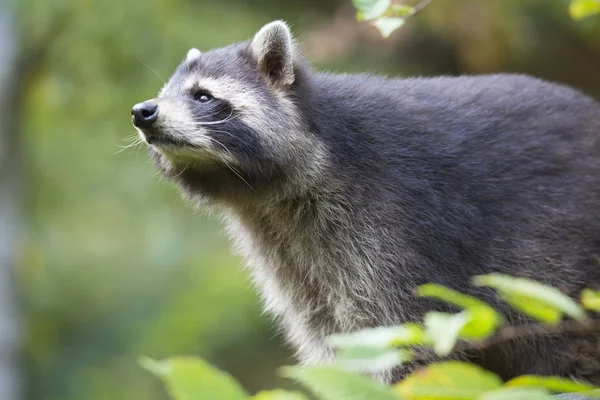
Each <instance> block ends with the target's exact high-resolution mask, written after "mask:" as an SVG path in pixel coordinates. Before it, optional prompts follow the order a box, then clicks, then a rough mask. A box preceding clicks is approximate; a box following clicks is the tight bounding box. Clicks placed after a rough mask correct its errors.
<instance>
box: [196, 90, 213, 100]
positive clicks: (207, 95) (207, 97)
mask: <svg viewBox="0 0 600 400" xmlns="http://www.w3.org/2000/svg"><path fill="white" fill-rule="evenodd" d="M212 99H213V97H212V96H211V95H210V93H207V92H205V91H202V90H199V91H197V92H196V93H194V100H196V101H199V102H200V103H208V102H209V101H211V100H212Z"/></svg>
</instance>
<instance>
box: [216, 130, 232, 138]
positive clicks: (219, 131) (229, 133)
mask: <svg viewBox="0 0 600 400" xmlns="http://www.w3.org/2000/svg"><path fill="white" fill-rule="evenodd" d="M211 132H218V133H226V134H228V135H229V136H231V137H233V134H232V133H231V132H227V131H222V130H220V129H211Z"/></svg>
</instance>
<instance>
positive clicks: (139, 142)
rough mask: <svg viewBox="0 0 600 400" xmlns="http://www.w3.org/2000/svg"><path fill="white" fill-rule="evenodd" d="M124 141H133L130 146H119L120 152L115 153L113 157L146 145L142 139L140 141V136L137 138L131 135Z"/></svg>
mask: <svg viewBox="0 0 600 400" xmlns="http://www.w3.org/2000/svg"><path fill="white" fill-rule="evenodd" d="M134 133H135V132H134ZM123 140H130V141H131V143H130V144H128V145H127V146H117V147H119V148H120V150H119V151H116V152H114V153H113V155H115V154H119V153H121V152H122V151H125V150H127V149H131V148H135V147H136V146H139V145H141V144H143V143H144V142H143V141H142V139H140V137H139V136H137V135H136V136H132V135H130V136H128V137H126V138H124V139H123Z"/></svg>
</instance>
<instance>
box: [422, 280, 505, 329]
mask: <svg viewBox="0 0 600 400" xmlns="http://www.w3.org/2000/svg"><path fill="white" fill-rule="evenodd" d="M416 293H417V296H420V297H431V298H434V299H438V300H442V301H445V302H447V303H450V304H453V305H455V306H458V307H461V308H464V309H466V310H468V311H469V313H470V317H471V318H470V321H469V322H468V323H467V324H466V326H465V327H464V328H463V330H462V331H461V335H460V336H461V337H464V338H466V339H483V338H485V337H487V336H489V335H491V334H492V333H494V331H495V330H496V328H497V327H498V325H501V324H502V323H503V322H504V319H503V318H502V316H501V315H500V314H499V313H498V312H497V311H496V310H494V309H493V308H492V307H491V306H490V305H489V304H487V303H486V302H484V301H482V300H479V299H478V298H475V297H473V296H469V295H466V294H464V293H460V292H457V291H455V290H452V289H450V288H447V287H445V286H441V285H436V284H435V283H428V284H425V285H421V286H419V287H418V288H417V291H416Z"/></svg>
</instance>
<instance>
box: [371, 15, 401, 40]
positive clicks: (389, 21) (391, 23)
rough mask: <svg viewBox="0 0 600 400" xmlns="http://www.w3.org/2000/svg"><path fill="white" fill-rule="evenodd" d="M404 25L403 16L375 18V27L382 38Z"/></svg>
mask: <svg viewBox="0 0 600 400" xmlns="http://www.w3.org/2000/svg"><path fill="white" fill-rule="evenodd" d="M402 25H404V18H398V17H381V18H378V19H376V20H375V27H376V28H377V29H379V32H380V33H381V36H383V37H384V38H388V37H390V35H391V34H392V33H393V32H394V31H395V30H396V29H398V28H400V27H402Z"/></svg>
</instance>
